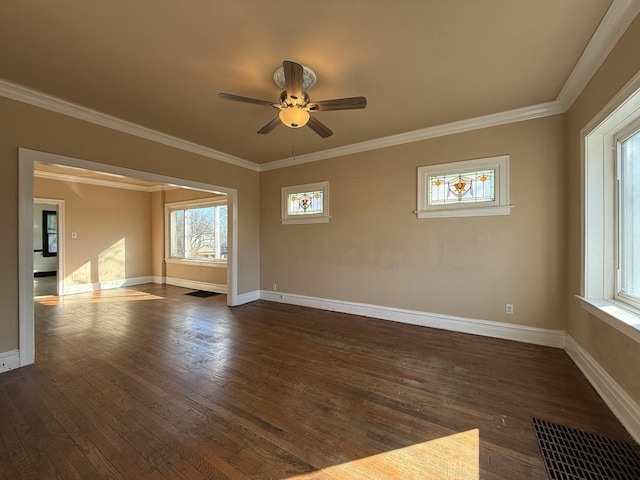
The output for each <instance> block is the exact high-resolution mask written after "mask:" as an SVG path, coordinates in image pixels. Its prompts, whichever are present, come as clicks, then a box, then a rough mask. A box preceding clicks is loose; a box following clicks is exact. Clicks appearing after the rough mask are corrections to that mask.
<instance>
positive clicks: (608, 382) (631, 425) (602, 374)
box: [566, 335, 640, 443]
mask: <svg viewBox="0 0 640 480" xmlns="http://www.w3.org/2000/svg"><path fill="white" fill-rule="evenodd" d="M566 351H567V353H568V354H569V356H570V357H571V359H572V360H573V362H574V363H575V364H576V365H577V366H578V368H579V369H580V370H582V373H583V374H584V376H585V377H587V380H589V383H591V385H592V386H593V388H595V389H596V391H597V392H598V394H599V395H600V397H602V399H603V400H604V402H605V403H606V404H607V405H608V406H609V408H610V409H611V411H612V412H613V414H614V415H615V416H616V417H618V420H620V423H622V425H623V426H624V428H626V429H627V431H628V432H629V433H630V434H631V436H632V437H633V438H634V439H635V441H636V442H638V443H640V405H638V404H637V403H636V402H635V401H634V400H633V399H632V398H631V397H630V396H629V395H628V394H627V392H625V391H624V390H623V389H622V387H620V385H618V383H617V382H616V381H615V380H614V379H613V378H612V377H611V376H610V375H609V374H608V373H607V372H606V371H605V369H604V368H602V366H601V365H600V364H599V363H598V362H596V361H595V359H594V358H593V357H592V356H591V355H589V353H588V352H587V351H586V350H585V349H584V348H582V347H581V346H580V345H579V344H578V342H576V341H575V340H574V339H573V338H571V336H569V335H567V347H566Z"/></svg>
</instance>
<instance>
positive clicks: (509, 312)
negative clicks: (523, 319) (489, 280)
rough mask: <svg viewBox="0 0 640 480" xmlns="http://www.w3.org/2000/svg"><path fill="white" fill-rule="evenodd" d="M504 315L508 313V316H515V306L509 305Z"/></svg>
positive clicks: (506, 306)
mask: <svg viewBox="0 0 640 480" xmlns="http://www.w3.org/2000/svg"><path fill="white" fill-rule="evenodd" d="M504 313H506V314H507V315H513V305H511V304H510V303H507V304H506V305H505V309H504Z"/></svg>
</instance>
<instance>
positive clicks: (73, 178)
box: [33, 170, 176, 193]
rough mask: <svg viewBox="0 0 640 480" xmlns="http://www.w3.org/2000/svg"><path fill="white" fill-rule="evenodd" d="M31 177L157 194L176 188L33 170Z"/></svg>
mask: <svg viewBox="0 0 640 480" xmlns="http://www.w3.org/2000/svg"><path fill="white" fill-rule="evenodd" d="M33 176H34V177H38V178H46V179H48V180H57V181H60V182H71V183H83V184H85V185H97V186H99V187H108V188H120V189H123V190H135V191H137V192H148V193H151V192H158V191H160V190H173V189H175V188H176V187H170V186H166V185H154V186H151V187H147V186H144V185H134V184H131V183H123V182H118V181H117V180H103V179H100V178H89V177H81V176H79V175H69V174H68V173H57V172H47V171H44V170H34V171H33Z"/></svg>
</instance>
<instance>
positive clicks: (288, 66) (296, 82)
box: [282, 60, 304, 100]
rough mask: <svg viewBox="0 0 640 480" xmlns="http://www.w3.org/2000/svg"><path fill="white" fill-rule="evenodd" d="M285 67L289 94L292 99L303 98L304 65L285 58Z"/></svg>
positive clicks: (283, 64)
mask: <svg viewBox="0 0 640 480" xmlns="http://www.w3.org/2000/svg"><path fill="white" fill-rule="evenodd" d="M282 66H283V68H284V82H285V86H286V89H287V96H288V97H289V98H290V99H292V100H299V99H301V98H302V80H303V74H304V70H303V68H302V65H300V64H299V63H295V62H289V61H287V60H285V61H284V62H282Z"/></svg>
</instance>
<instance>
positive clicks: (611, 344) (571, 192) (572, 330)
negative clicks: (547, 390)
mask: <svg viewBox="0 0 640 480" xmlns="http://www.w3.org/2000/svg"><path fill="white" fill-rule="evenodd" d="M639 45H640V17H639V18H636V19H635V21H634V22H633V23H632V25H631V27H629V29H628V30H627V32H626V33H625V35H624V36H623V37H622V39H621V40H620V42H619V43H618V45H617V46H616V47H615V49H614V50H613V51H612V52H611V54H610V55H609V57H608V58H607V60H606V61H605V63H604V64H603V65H602V67H601V68H600V70H599V71H598V73H597V75H595V77H594V78H593V79H592V80H591V82H590V83H589V85H588V86H587V88H586V89H585V90H584V91H583V92H582V94H581V95H580V97H579V98H578V100H577V101H576V102H575V103H574V105H573V106H572V107H571V109H570V110H569V112H568V114H567V147H568V148H567V161H568V163H567V165H568V172H567V187H568V188H567V206H568V208H567V248H566V250H567V272H568V283H567V287H568V288H567V296H566V298H567V302H568V326H567V331H568V333H569V335H571V337H572V338H573V339H574V340H576V341H577V342H578V343H579V344H580V345H581V346H582V347H583V348H584V349H585V350H587V352H589V354H590V355H591V356H592V357H593V358H594V359H595V360H596V361H597V362H598V363H599V364H600V365H601V366H602V367H604V368H605V370H606V371H607V373H609V375H611V377H613V378H614V379H615V380H616V382H617V383H618V384H619V385H620V386H621V387H622V388H624V389H625V391H626V392H627V393H628V394H629V395H630V396H631V397H632V398H633V399H634V400H635V401H636V402H637V403H640V375H638V372H640V345H639V344H638V343H637V342H635V341H633V340H632V339H630V338H629V337H627V336H626V335H624V334H622V333H621V332H619V331H618V330H616V329H614V328H612V327H610V326H609V325H608V324H606V323H605V322H603V321H601V320H600V319H598V318H596V317H594V316H592V315H590V314H588V313H587V312H586V311H584V310H583V309H582V308H581V307H580V305H579V303H578V300H577V299H576V298H575V295H577V294H579V293H580V285H581V273H580V267H581V262H582V258H581V253H580V252H581V244H582V243H581V242H582V239H581V226H580V225H581V223H580V222H581V211H580V130H581V129H582V128H583V127H584V126H585V125H587V123H589V121H590V120H591V119H592V118H593V117H595V116H596V114H597V113H598V112H599V111H600V110H601V109H602V108H603V107H604V106H605V105H606V104H607V103H608V102H609V101H610V100H611V99H612V98H613V97H614V95H615V94H616V93H617V92H618V91H619V90H620V89H621V88H622V87H623V86H624V85H625V84H626V83H627V82H628V81H629V80H631V78H632V77H633V76H634V75H635V74H636V73H638V72H639V71H640V55H638V46H639Z"/></svg>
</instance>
